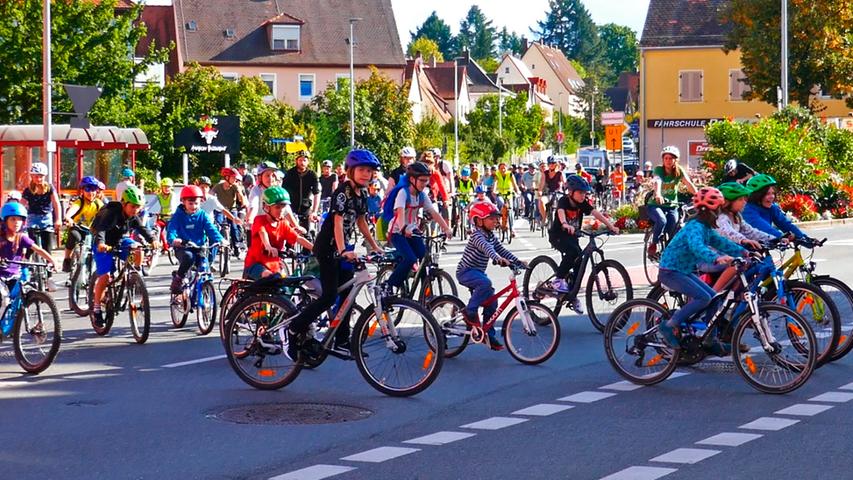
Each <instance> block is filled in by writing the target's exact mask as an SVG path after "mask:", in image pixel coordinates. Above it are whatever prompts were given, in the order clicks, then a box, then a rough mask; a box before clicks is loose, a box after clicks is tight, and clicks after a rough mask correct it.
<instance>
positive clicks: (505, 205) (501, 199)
mask: <svg viewBox="0 0 853 480" xmlns="http://www.w3.org/2000/svg"><path fill="white" fill-rule="evenodd" d="M497 199H498V202H497V203H498V204H500V206H501V208H500V212H501V223H500V231H501V242H504V243H506V244H511V243H512V239H513V237H515V230H513V223H515V220H514V217H515V215H514V213H513V208H512V199H513V196H512V195H503V194H497Z"/></svg>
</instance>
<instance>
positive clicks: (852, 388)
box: [838, 383, 853, 390]
mask: <svg viewBox="0 0 853 480" xmlns="http://www.w3.org/2000/svg"><path fill="white" fill-rule="evenodd" d="M838 389H839V390H853V383H848V384H847V385H843V386H841V387H838Z"/></svg>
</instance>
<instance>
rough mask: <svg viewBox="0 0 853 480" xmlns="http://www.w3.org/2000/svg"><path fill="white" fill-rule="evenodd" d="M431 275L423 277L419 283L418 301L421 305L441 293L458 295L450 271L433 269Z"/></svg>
mask: <svg viewBox="0 0 853 480" xmlns="http://www.w3.org/2000/svg"><path fill="white" fill-rule="evenodd" d="M431 276H432V277H433V278H425V279H424V281H423V282H422V283H421V288H420V292H419V293H418V301H419V302H420V303H421V304H422V305H426V304H427V303H429V301H430V300H431V299H433V298H435V297H439V296H442V295H453V296H457V297H458V296H459V289H458V288H457V286H456V281H455V280H454V279H453V276H452V275H450V273H448V272H447V271H445V270H433V272H432V275H431Z"/></svg>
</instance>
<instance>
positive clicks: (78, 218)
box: [62, 177, 104, 272]
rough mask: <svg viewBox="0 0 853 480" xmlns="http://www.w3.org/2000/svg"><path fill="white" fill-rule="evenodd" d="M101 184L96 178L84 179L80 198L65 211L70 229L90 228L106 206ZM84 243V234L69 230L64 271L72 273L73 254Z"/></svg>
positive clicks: (81, 183) (81, 182) (66, 222)
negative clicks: (100, 195)
mask: <svg viewBox="0 0 853 480" xmlns="http://www.w3.org/2000/svg"><path fill="white" fill-rule="evenodd" d="M100 190H101V182H99V181H98V179H97V178H95V177H83V179H82V180H80V186H79V189H78V195H79V197H78V198H77V199H76V200H74V201H73V202H71V204H70V205H68V210H66V211H65V224H66V225H68V226H69V227H73V226H74V225H80V226H83V227H87V228H88V227H90V226H91V225H92V221H93V220H95V215H96V214H97V213H98V210H100V209H101V207H103V206H104V202H102V201H101V200H100V199H99V198H98V192H99V191H100ZM82 241H83V233H82V232H80V230H78V229H76V228H69V229H68V239H67V240H66V241H65V259H64V260H62V271H63V272H71V252H72V251H73V250H74V247H76V246H77V245H78V244H79V243H80V242H82Z"/></svg>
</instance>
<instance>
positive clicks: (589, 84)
mask: <svg viewBox="0 0 853 480" xmlns="http://www.w3.org/2000/svg"><path fill="white" fill-rule="evenodd" d="M604 91H605V88H603V87H602V84H601V83H600V80H599V79H598V78H597V77H595V76H591V77H587V78H585V79H584V86H583V87H581V88H580V89H579V90H578V91H577V96H578V97H580V98H581V100H583V102H584V104H583V119H584V122H585V123H586V124H587V125H589V123H590V115H591V114H594V115H593V118H594V121H593V123H594V124H595V138H596V143H595V144H596V145H600V143H601V139H602V138H604V128H603V127H602V126H601V112H602V111H609V110H610V99H609V98H607V95H605V94H604ZM593 105H595V111H594V112H593V111H592V107H593ZM586 134H587V136H586V138H582V139H580V140H581V142H583V143H587V142H589V140H590V139H589V129H587V130H586Z"/></svg>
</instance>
